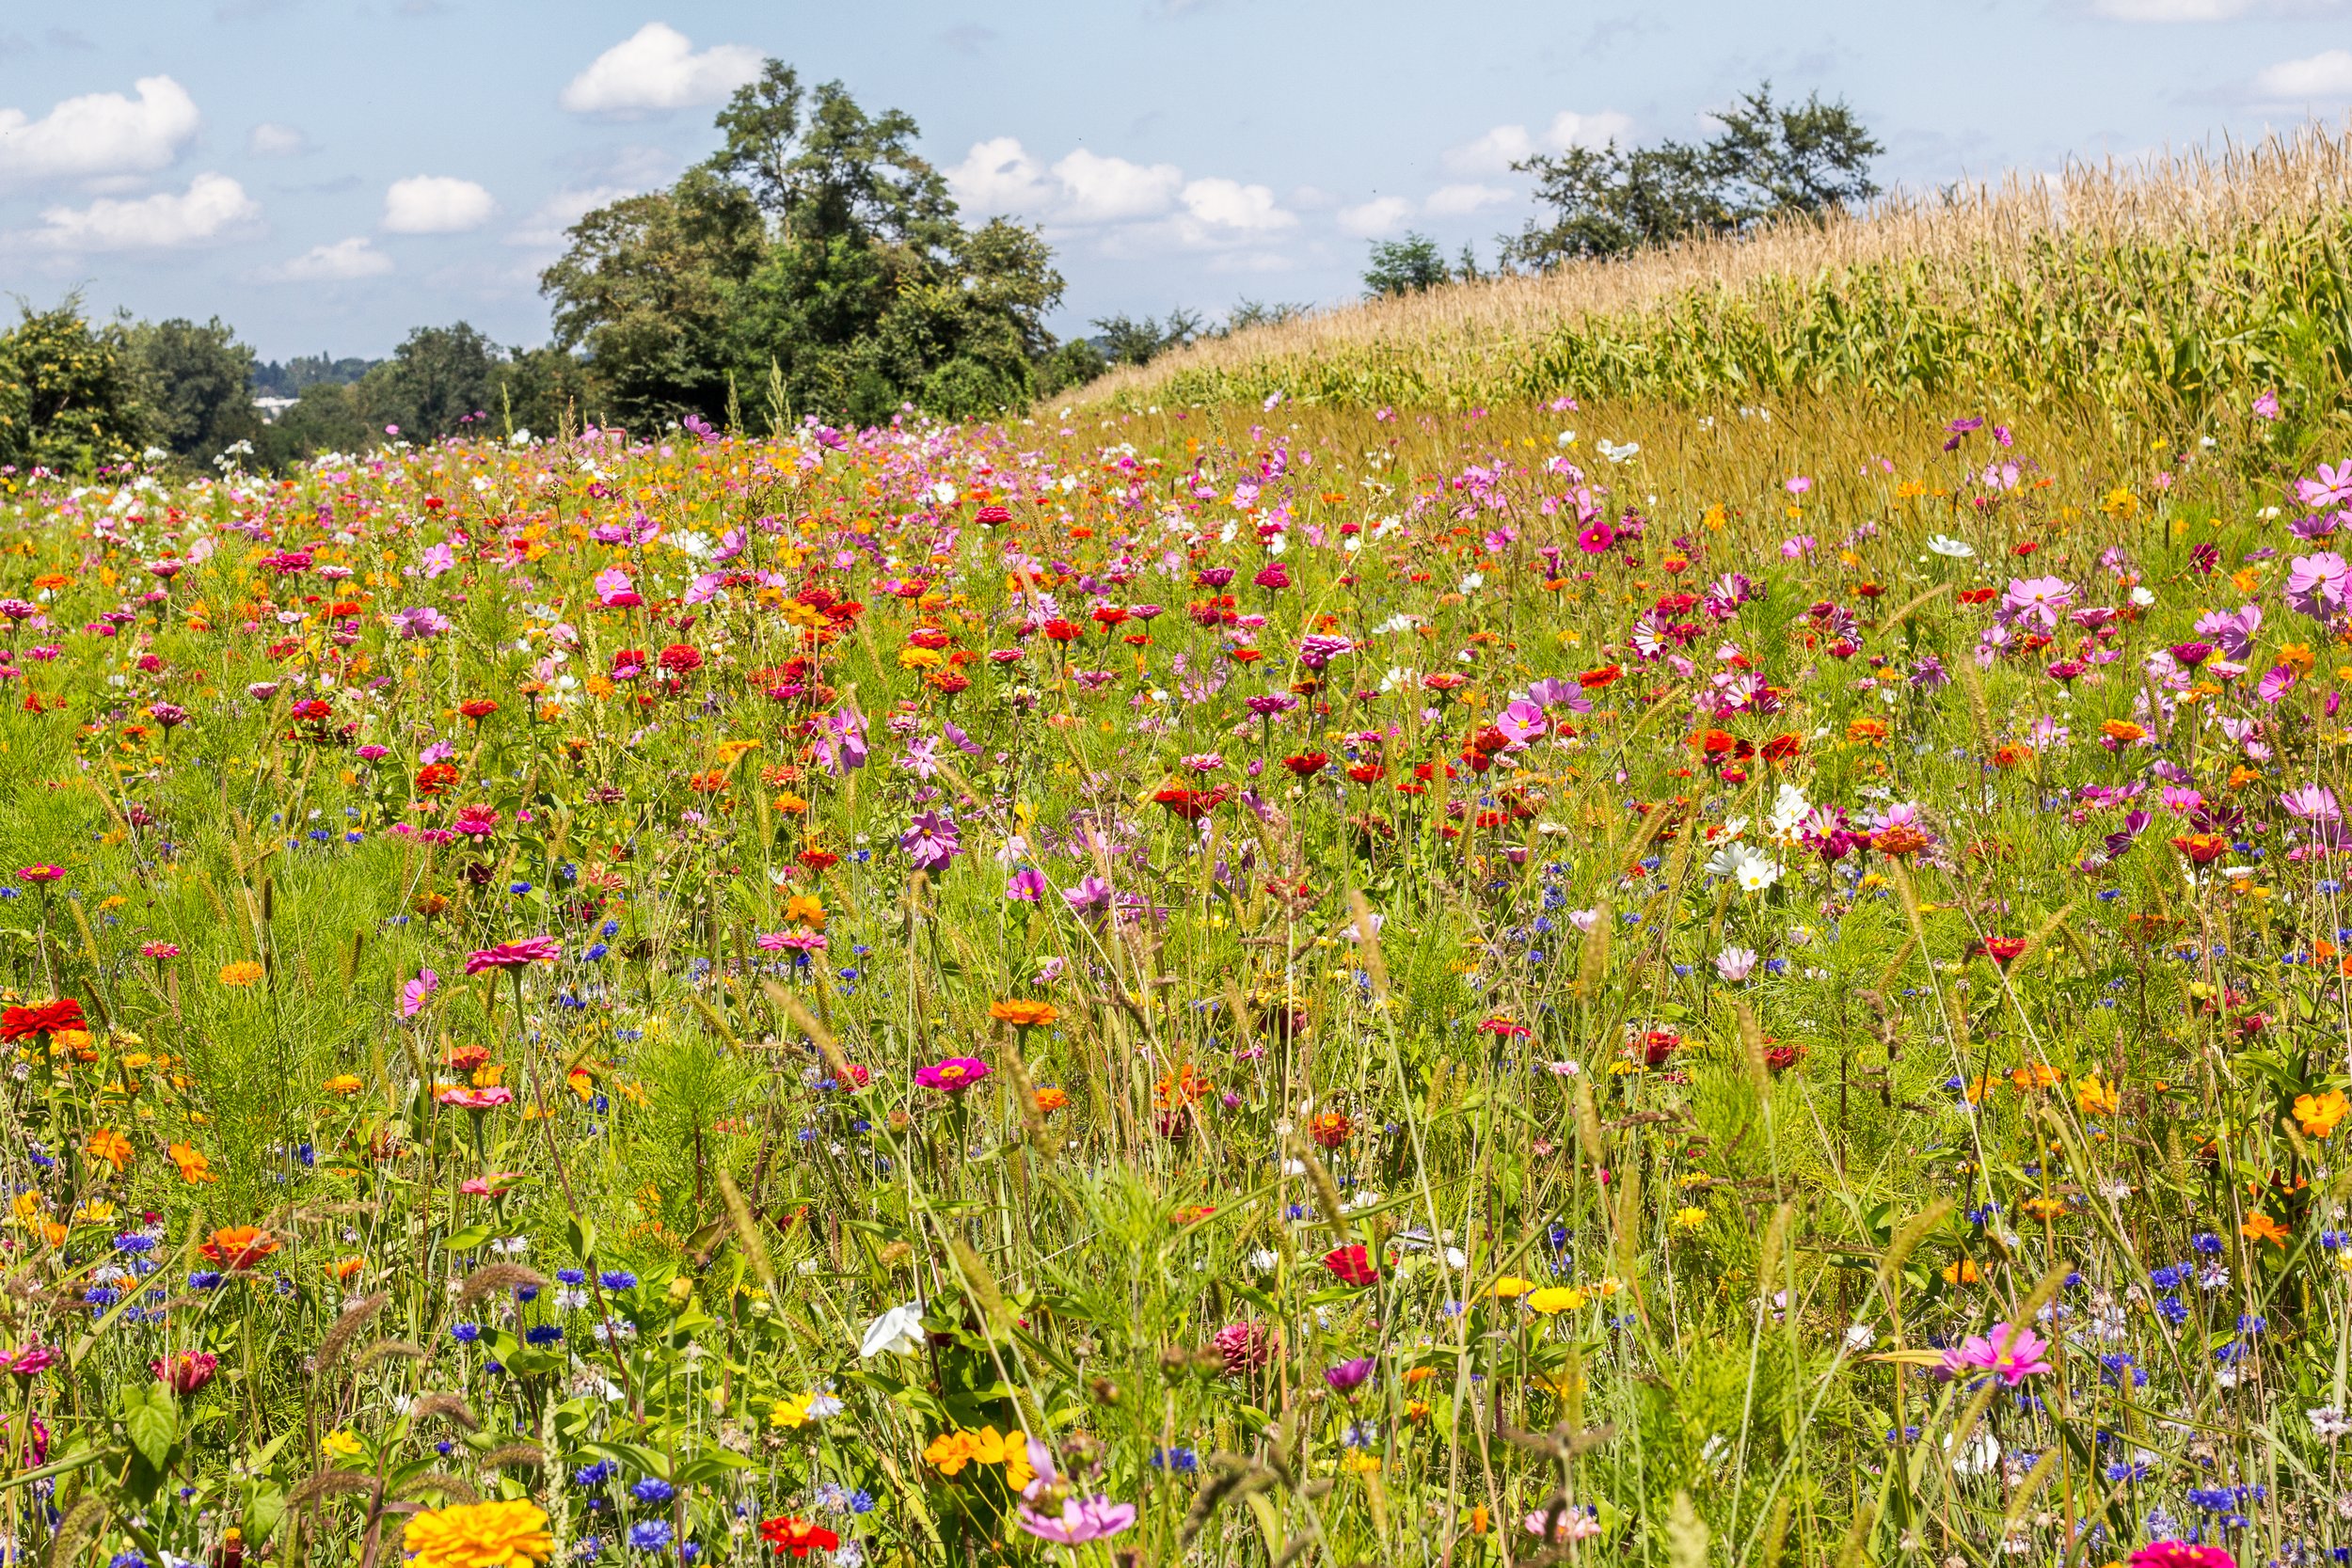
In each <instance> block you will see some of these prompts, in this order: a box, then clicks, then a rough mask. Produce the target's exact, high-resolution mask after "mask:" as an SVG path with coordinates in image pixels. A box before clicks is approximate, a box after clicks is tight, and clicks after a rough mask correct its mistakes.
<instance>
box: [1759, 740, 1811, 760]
mask: <svg viewBox="0 0 2352 1568" xmlns="http://www.w3.org/2000/svg"><path fill="white" fill-rule="evenodd" d="M1803 749H1804V741H1802V740H1800V739H1798V738H1797V737H1796V736H1793V735H1776V736H1772V739H1770V740H1768V741H1766V742H1764V748H1763V750H1764V760H1765V761H1766V762H1787V761H1788V759H1789V758H1790V757H1793V756H1795V755H1796V754H1797V752H1800V751H1802V750H1803Z"/></svg>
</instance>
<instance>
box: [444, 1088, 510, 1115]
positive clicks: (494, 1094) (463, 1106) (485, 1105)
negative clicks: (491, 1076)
mask: <svg viewBox="0 0 2352 1568" xmlns="http://www.w3.org/2000/svg"><path fill="white" fill-rule="evenodd" d="M433 1098H434V1099H436V1100H437V1101H440V1102H441V1103H442V1104H444V1105H447V1106H449V1107H450V1108H451V1109H452V1110H456V1111H494V1110H496V1109H498V1108H499V1107H500V1106H501V1105H512V1104H513V1103H515V1091H514V1090H513V1089H510V1088H508V1087H507V1086H506V1085H503V1084H493V1085H490V1086H489V1087H488V1088H485V1089H474V1088H466V1087H462V1086H459V1085H452V1086H450V1087H449V1088H446V1089H443V1090H442V1091H441V1092H440V1093H438V1094H437V1095H435V1096H434V1097H433Z"/></svg>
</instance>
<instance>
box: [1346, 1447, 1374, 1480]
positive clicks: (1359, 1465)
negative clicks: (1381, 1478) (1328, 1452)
mask: <svg viewBox="0 0 2352 1568" xmlns="http://www.w3.org/2000/svg"><path fill="white" fill-rule="evenodd" d="M1340 1467H1341V1468H1342V1469H1345V1470H1352V1471H1354V1472H1355V1473H1356V1474H1357V1475H1359V1476H1369V1475H1374V1474H1376V1473H1378V1471H1379V1469H1380V1456H1379V1455H1378V1454H1376V1453H1366V1452H1365V1451H1364V1450H1363V1449H1348V1450H1347V1452H1346V1453H1344V1454H1343V1455H1342V1456H1341V1457H1340Z"/></svg>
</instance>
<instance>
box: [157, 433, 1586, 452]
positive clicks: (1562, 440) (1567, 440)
mask: <svg viewBox="0 0 2352 1568" xmlns="http://www.w3.org/2000/svg"><path fill="white" fill-rule="evenodd" d="M1551 439H1552V445H1554V446H1558V447H1572V446H1574V445H1576V432H1575V431H1573V430H1564V431H1562V432H1561V433H1560V434H1559V435H1557V436H1553V437H1552V438H1551ZM157 455H159V456H160V455H162V454H161V453H158V454H157Z"/></svg>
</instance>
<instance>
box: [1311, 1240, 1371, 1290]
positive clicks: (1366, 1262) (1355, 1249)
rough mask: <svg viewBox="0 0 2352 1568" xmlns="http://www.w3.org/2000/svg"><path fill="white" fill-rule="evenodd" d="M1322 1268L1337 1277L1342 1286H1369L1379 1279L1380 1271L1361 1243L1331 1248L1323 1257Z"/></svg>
mask: <svg viewBox="0 0 2352 1568" xmlns="http://www.w3.org/2000/svg"><path fill="white" fill-rule="evenodd" d="M1323 1266H1324V1267H1325V1268H1327V1269H1329V1270H1330V1271H1331V1273H1332V1274H1333V1275H1337V1276H1338V1278H1339V1281H1340V1283H1341V1284H1343V1285H1370V1284H1372V1283H1373V1282H1374V1281H1375V1280H1377V1279H1378V1278H1379V1277H1380V1270H1379V1269H1378V1267H1376V1266H1375V1264H1374V1262H1373V1260H1372V1256H1371V1254H1369V1253H1367V1252H1366V1251H1365V1250H1364V1244H1363V1243H1361V1242H1358V1243H1355V1244H1354V1245H1352V1246H1335V1247H1333V1248H1332V1249H1331V1250H1330V1251H1328V1252H1327V1253H1325V1254H1324V1255H1323Z"/></svg>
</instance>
